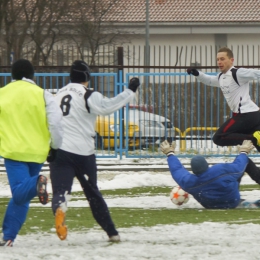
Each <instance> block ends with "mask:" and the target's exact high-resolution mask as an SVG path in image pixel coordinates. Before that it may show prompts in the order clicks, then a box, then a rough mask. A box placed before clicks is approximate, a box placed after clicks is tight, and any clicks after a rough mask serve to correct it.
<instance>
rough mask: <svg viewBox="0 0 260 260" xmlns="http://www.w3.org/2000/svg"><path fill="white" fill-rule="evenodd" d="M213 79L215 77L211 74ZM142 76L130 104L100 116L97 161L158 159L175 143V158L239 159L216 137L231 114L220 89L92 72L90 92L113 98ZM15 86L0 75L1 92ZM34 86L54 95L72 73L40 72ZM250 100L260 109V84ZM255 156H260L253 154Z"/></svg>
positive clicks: (167, 76) (190, 80) (188, 79)
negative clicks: (163, 147) (162, 148)
mask: <svg viewBox="0 0 260 260" xmlns="http://www.w3.org/2000/svg"><path fill="white" fill-rule="evenodd" d="M209 74H213V75H214V73H209ZM132 77H139V78H140V82H141V86H140V88H139V90H138V92H137V94H136V98H135V100H133V101H132V102H131V104H128V105H126V106H125V107H124V108H122V109H120V110H119V111H116V112H115V113H113V114H112V115H107V116H98V117H97V122H96V140H95V141H96V148H97V149H96V156H97V157H99V158H118V157H119V158H123V157H126V158H160V157H164V155H163V154H162V152H161V151H160V149H159V145H160V143H161V142H162V141H164V140H165V139H167V140H168V141H170V142H172V141H175V142H176V145H177V147H176V153H178V155H179V156H180V157H190V156H192V155H194V154H197V153H200V154H203V155H205V156H213V155H214V156H228V157H230V156H235V155H237V148H236V147H218V146H216V145H215V144H214V143H213V142H212V136H213V135H214V132H215V131H216V130H217V129H218V127H219V126H220V125H221V124H222V123H223V122H224V121H226V120H227V118H228V117H229V116H230V115H231V111H230V109H229V107H228V105H227V103H226V101H225V99H224V98H223V95H222V92H221V90H220V88H215V87H209V86H206V85H204V84H202V83H200V82H198V81H197V80H196V79H195V77H192V76H189V75H188V74H187V73H178V72H175V73H140V72H128V73H123V71H121V70H120V71H119V73H92V74H91V81H90V85H89V87H90V88H92V89H94V90H97V91H99V92H101V93H102V94H103V95H104V96H106V97H108V98H112V97H114V96H115V95H117V94H118V93H120V92H122V91H123V90H124V88H126V87H127V85H128V82H129V80H130V78H132ZM10 81H11V75H10V73H0V87H3V86H4V85H6V84H8V83H9V82H10ZM35 82H36V83H37V84H38V85H39V86H40V87H42V88H44V89H46V90H48V91H50V92H51V93H53V94H55V93H56V92H57V91H58V90H59V89H60V88H61V87H63V86H64V85H66V84H67V83H68V82H69V74H68V73H36V74H35ZM250 92H251V97H252V100H253V101H254V102H255V103H256V104H258V105H259V82H258V81H257V80H254V81H252V82H251V85H250ZM253 153H255V156H258V153H257V152H256V151H255V152H253Z"/></svg>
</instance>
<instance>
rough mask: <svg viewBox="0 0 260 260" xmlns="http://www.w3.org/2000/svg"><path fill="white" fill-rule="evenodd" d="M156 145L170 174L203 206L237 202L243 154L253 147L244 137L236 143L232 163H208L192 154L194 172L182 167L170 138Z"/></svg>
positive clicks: (233, 205)
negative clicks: (158, 145) (240, 141)
mask: <svg viewBox="0 0 260 260" xmlns="http://www.w3.org/2000/svg"><path fill="white" fill-rule="evenodd" d="M160 147H161V151H162V152H163V153H164V154H165V155H167V161H168V165H169V169H170V172H171V175H172V178H173V179H174V180H175V181H176V183H177V184H178V185H179V186H180V187H181V188H182V189H183V190H185V191H186V192H188V193H189V194H191V195H192V196H193V197H194V198H195V199H196V200H197V201H198V202H199V203H200V204H201V205H202V206H203V207H204V208H206V209H232V208H236V207H237V206H238V205H239V204H240V202H241V200H240V193H239V184H240V181H241V178H242V176H243V174H244V172H245V169H246V166H247V164H248V157H247V154H248V153H249V152H250V151H251V150H252V149H253V148H254V145H253V144H252V142H251V141H250V140H244V141H243V143H242V145H241V146H239V148H238V149H239V152H240V154H239V155H238V156H237V157H236V158H235V160H234V161H233V163H219V164H216V165H213V166H212V167H209V166H208V163H207V161H206V160H205V158H204V157H203V156H201V155H196V156H194V157H193V158H192V159H191V169H192V171H193V173H194V174H192V173H190V172H189V171H188V170H186V169H185V168H184V167H183V165H182V164H181V162H180V161H179V159H178V158H177V157H176V156H175V155H174V150H175V143H174V142H173V143H172V145H170V144H169V143H168V141H167V140H165V141H164V142H162V143H161V146H160Z"/></svg>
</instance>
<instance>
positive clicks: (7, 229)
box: [2, 159, 42, 241]
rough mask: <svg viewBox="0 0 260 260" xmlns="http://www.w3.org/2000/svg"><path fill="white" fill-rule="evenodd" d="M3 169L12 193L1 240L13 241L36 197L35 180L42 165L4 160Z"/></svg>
mask: <svg viewBox="0 0 260 260" xmlns="http://www.w3.org/2000/svg"><path fill="white" fill-rule="evenodd" d="M5 168H6V172H7V177H8V181H9V185H10V188H11V192H12V198H11V199H10V201H9V203H8V206H7V210H6V212H5V216H4V221H3V225H2V229H3V230H2V231H3V239H4V240H9V239H11V240H12V241H14V240H15V238H16V236H17V234H18V233H19V231H20V229H21V227H22V225H23V223H24V222H25V220H26V216H27V212H28V210H29V203H30V200H31V199H32V198H34V197H35V196H36V195H37V180H38V177H39V172H40V170H41V168H42V164H39V163H28V162H20V161H13V160H9V159H5Z"/></svg>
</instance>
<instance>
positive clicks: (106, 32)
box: [68, 0, 129, 65]
mask: <svg viewBox="0 0 260 260" xmlns="http://www.w3.org/2000/svg"><path fill="white" fill-rule="evenodd" d="M117 2H118V0H110V1H108V0H75V1H73V5H72V6H71V7H70V8H69V9H70V10H72V11H71V14H72V16H73V17H74V19H73V20H74V23H73V25H72V26H70V27H68V28H69V32H68V33H69V35H70V37H71V39H72V40H73V41H74V43H75V44H76V46H77V48H78V52H79V53H80V56H81V59H84V57H85V51H86V52H87V53H88V55H89V60H88V63H89V64H90V65H98V64H96V63H97V61H96V59H95V57H96V55H97V53H98V50H100V49H102V48H100V47H102V46H112V45H116V44H117V45H118V44H119V42H120V43H123V42H129V40H128V39H127V38H126V37H122V35H123V34H124V31H123V30H122V29H119V28H117V27H116V26H115V25H113V23H112V22H108V20H107V19H106V16H107V15H108V14H109V12H110V11H111V8H112V7H113V6H114V5H116V3H117ZM71 18H72V17H71ZM128 33H129V32H128Z"/></svg>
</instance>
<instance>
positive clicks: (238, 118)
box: [213, 111, 260, 184]
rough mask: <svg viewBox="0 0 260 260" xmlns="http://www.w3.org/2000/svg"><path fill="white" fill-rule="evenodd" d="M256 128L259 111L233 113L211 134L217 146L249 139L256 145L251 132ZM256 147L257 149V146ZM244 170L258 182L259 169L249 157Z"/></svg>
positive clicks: (259, 178)
mask: <svg viewBox="0 0 260 260" xmlns="http://www.w3.org/2000/svg"><path fill="white" fill-rule="evenodd" d="M258 130H259V131H260V111H256V112H250V113H244V114H233V116H232V117H231V118H230V119H228V120H227V121H226V122H225V123H224V124H223V125H222V126H221V127H220V128H219V129H218V130H217V132H216V133H215V135H214V136H213V142H214V143H215V144H216V145H219V146H234V145H241V144H242V143H243V141H244V140H251V141H252V143H253V144H254V145H255V146H256V140H255V138H254V137H253V133H254V132H255V131H258ZM256 148H257V150H258V151H259V146H256ZM259 152H260V151H259ZM246 172H247V173H248V175H249V176H250V177H251V178H252V179H253V180H254V181H255V182H256V183H258V184H260V170H259V168H258V167H257V166H256V165H255V163H254V162H253V161H252V160H251V159H249V162H248V165H247V167H246Z"/></svg>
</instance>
